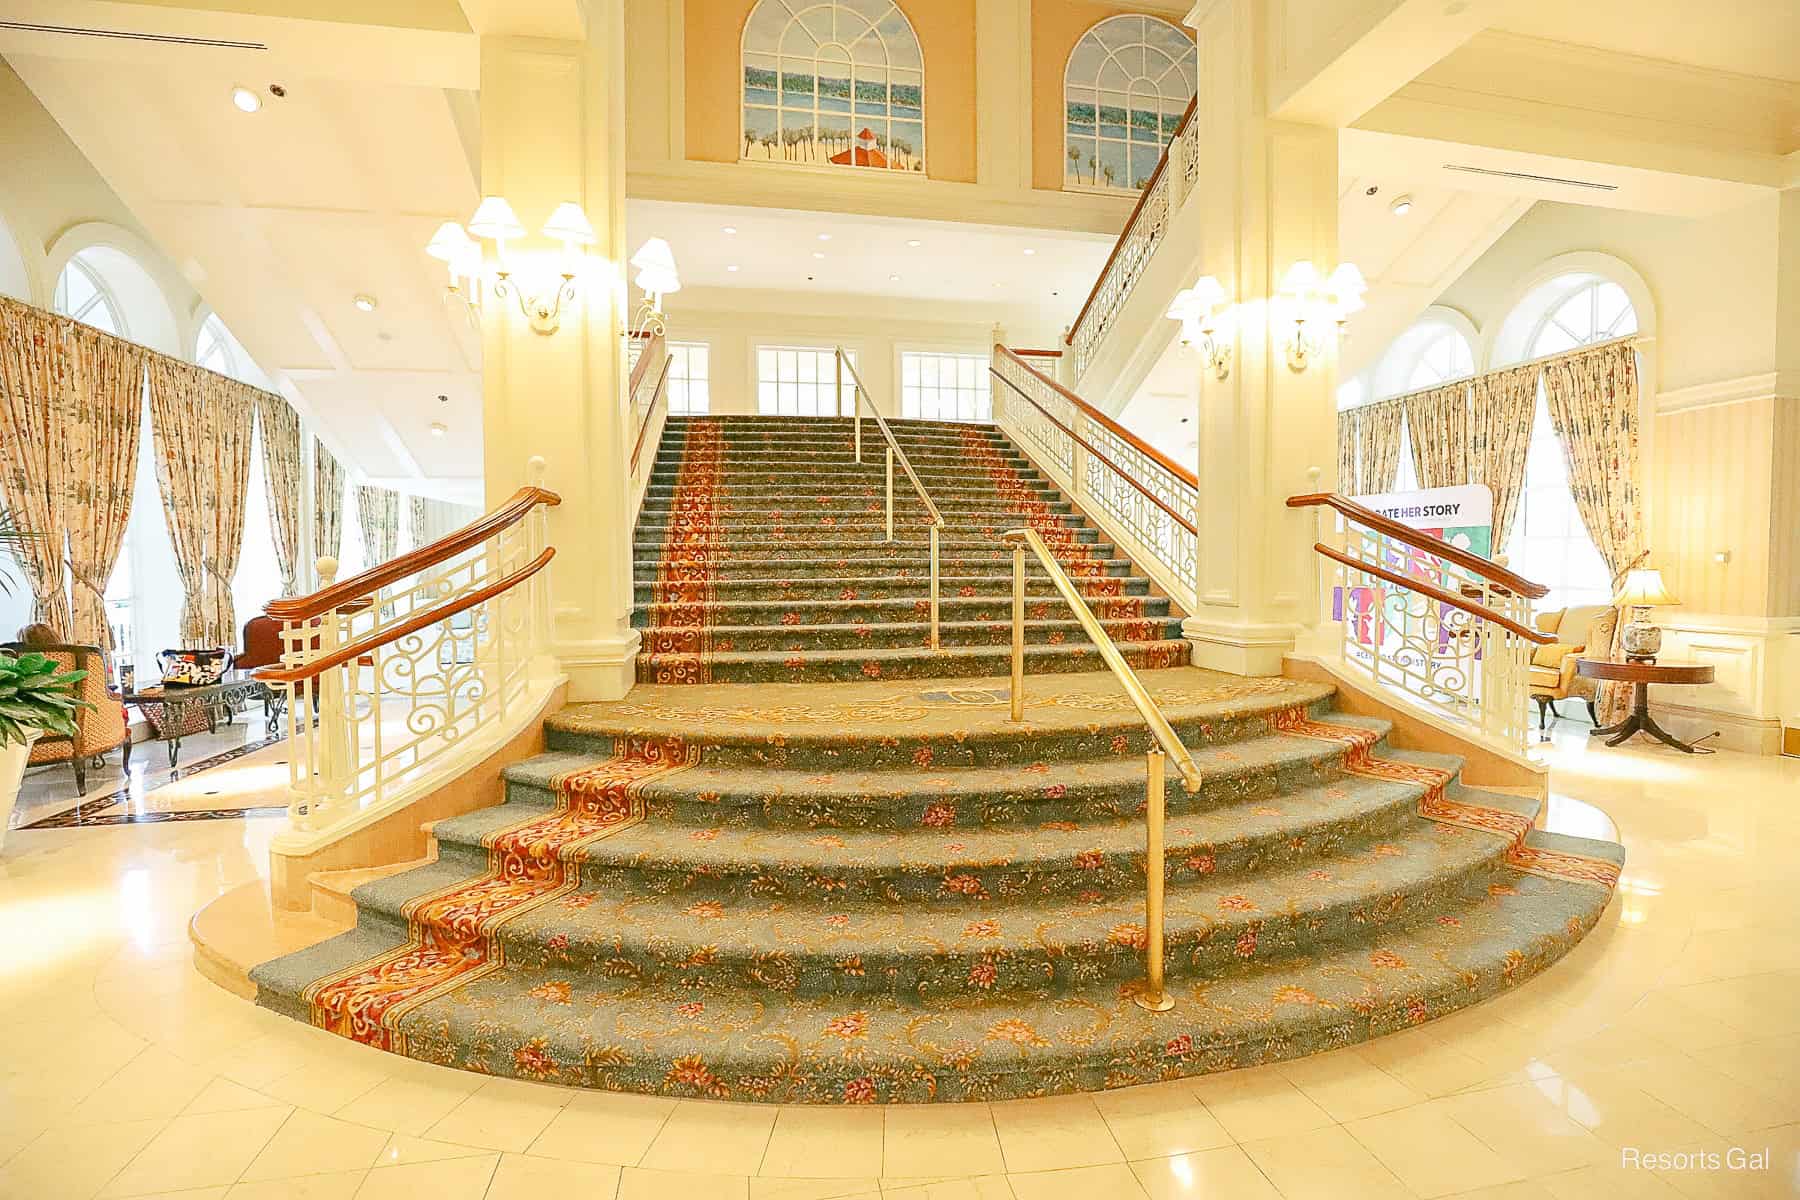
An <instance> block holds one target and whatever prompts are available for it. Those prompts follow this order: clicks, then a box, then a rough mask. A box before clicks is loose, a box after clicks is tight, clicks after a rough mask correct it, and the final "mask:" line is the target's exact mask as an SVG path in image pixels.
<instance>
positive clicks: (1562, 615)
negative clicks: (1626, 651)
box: [1529, 604, 1619, 730]
mask: <svg viewBox="0 0 1800 1200" xmlns="http://www.w3.org/2000/svg"><path fill="white" fill-rule="evenodd" d="M1618 619H1619V614H1618V610H1617V609H1614V608H1612V607H1610V606H1608V605H1604V604H1591V605H1580V606H1577V607H1574V608H1559V609H1554V610H1552V611H1550V612H1543V613H1539V614H1538V617H1537V627H1538V629H1540V630H1542V631H1543V632H1544V633H1551V634H1555V635H1556V641H1555V642H1554V643H1553V644H1551V645H1548V646H1539V647H1537V648H1536V649H1535V650H1533V651H1532V654H1531V676H1530V681H1529V686H1530V689H1531V698H1532V699H1533V700H1535V701H1537V706H1538V728H1539V729H1540V730H1542V729H1547V728H1548V727H1549V721H1550V714H1551V713H1552V712H1554V711H1555V707H1556V702H1557V701H1558V700H1567V699H1569V698H1570V697H1574V698H1576V699H1578V700H1583V701H1586V703H1587V710H1588V720H1590V721H1593V722H1594V723H1595V724H1596V725H1597V724H1599V720H1598V718H1597V717H1596V714H1595V712H1594V695H1595V690H1594V681H1593V680H1591V679H1584V678H1582V677H1580V676H1578V675H1576V674H1575V660H1576V659H1577V658H1580V657H1582V656H1583V655H1584V654H1588V653H1589V652H1590V650H1589V648H1590V647H1592V653H1594V654H1598V655H1601V656H1607V655H1610V654H1611V653H1612V635H1613V627H1614V626H1615V625H1616V624H1617V623H1618ZM1559 715H1560V714H1559Z"/></svg>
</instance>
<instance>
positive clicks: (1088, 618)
mask: <svg viewBox="0 0 1800 1200" xmlns="http://www.w3.org/2000/svg"><path fill="white" fill-rule="evenodd" d="M1000 536H1001V538H1002V539H1003V540H1004V541H1006V542H1008V543H1009V544H1010V545H1011V546H1012V552H1013V561H1012V568H1013V594H1012V601H1013V613H1012V719H1013V720H1015V721H1023V720H1024V719H1025V549H1026V547H1030V548H1031V551H1032V553H1034V554H1036V555H1037V557H1038V561H1039V562H1040V563H1042V564H1043V566H1044V570H1045V571H1047V572H1049V575H1050V581H1051V582H1052V583H1054V584H1055V585H1056V590H1057V591H1059V592H1061V593H1062V596H1063V599H1064V600H1067V601H1068V602H1069V608H1070V609H1071V610H1073V611H1074V613H1075V619H1076V621H1078V622H1080V624H1081V628H1082V630H1083V632H1085V633H1086V634H1087V635H1088V638H1089V639H1090V640H1091V641H1092V642H1093V643H1094V646H1095V648H1096V649H1098V650H1099V651H1100V657H1101V658H1103V659H1105V660H1106V665H1107V666H1109V667H1111V668H1112V672H1113V674H1114V675H1116V676H1118V677H1119V683H1120V685H1121V686H1123V687H1124V689H1125V694H1126V695H1127V696H1129V697H1130V698H1131V702H1132V704H1134V705H1136V706H1137V710H1138V715H1139V716H1141V717H1143V718H1144V723H1145V724H1146V725H1148V726H1149V727H1150V733H1151V735H1152V736H1153V737H1155V738H1156V741H1157V744H1158V745H1159V746H1160V747H1161V749H1152V750H1150V751H1149V752H1148V753H1147V754H1146V755H1145V770H1146V774H1145V796H1144V986H1143V987H1142V988H1141V989H1140V990H1139V991H1138V993H1137V994H1136V995H1135V996H1133V997H1132V999H1133V1000H1134V1001H1136V1002H1137V1004H1138V1006H1139V1007H1140V1008H1145V1009H1148V1010H1150V1011H1151V1012H1168V1011H1169V1010H1170V1009H1171V1008H1174V1007H1175V998H1174V997H1173V996H1171V995H1169V991H1168V989H1167V988H1166V987H1165V986H1164V985H1163V877H1164V875H1165V874H1166V873H1167V870H1168V868H1167V864H1166V861H1165V858H1164V853H1163V817H1164V808H1165V796H1164V787H1163V770H1164V765H1165V758H1173V759H1174V760H1175V769H1176V770H1177V771H1179V772H1180V773H1181V786H1182V789H1183V790H1184V791H1186V792H1187V793H1188V794H1189V795H1190V796H1191V795H1193V794H1194V793H1195V792H1197V791H1199V790H1200V783H1201V777H1200V768H1199V767H1197V766H1195V765H1194V756H1193V755H1192V754H1189V753H1188V748H1187V747H1186V746H1184V745H1182V744H1181V739H1180V738H1178V737H1176V736H1175V729H1174V727H1173V726H1171V725H1170V724H1169V718H1167V717H1165V716H1163V711H1162V709H1161V708H1159V707H1157V704H1156V701H1155V700H1154V699H1153V698H1152V697H1151V695H1150V691H1149V689H1147V688H1146V687H1145V686H1144V683H1143V680H1141V679H1139V678H1138V677H1137V672H1136V671H1134V670H1132V669H1131V664H1130V663H1128V662H1126V661H1125V656H1124V655H1123V654H1120V653H1119V648H1118V647H1117V646H1115V645H1113V640H1112V638H1111V637H1109V636H1107V633H1106V629H1105V627H1104V626H1102V625H1101V624H1100V621H1099V618H1097V617H1095V616H1094V610H1093V609H1091V608H1089V607H1088V604H1087V601H1086V600H1084V599H1082V597H1081V592H1080V591H1079V590H1078V589H1077V588H1076V587H1075V582H1074V581H1073V580H1072V579H1070V578H1069V573H1068V572H1067V571H1064V570H1063V569H1062V564H1061V563H1059V562H1057V561H1056V557H1055V556H1054V555H1053V554H1051V553H1050V547H1049V546H1047V545H1045V544H1044V539H1043V538H1042V537H1040V536H1038V532H1037V530H1035V529H1029V528H1027V529H1009V530H1007V531H1006V532H1005V533H1003V534H1001V535H1000Z"/></svg>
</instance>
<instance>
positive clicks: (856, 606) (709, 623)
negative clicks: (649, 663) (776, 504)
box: [631, 572, 1169, 630]
mask: <svg viewBox="0 0 1800 1200" xmlns="http://www.w3.org/2000/svg"><path fill="white" fill-rule="evenodd" d="M912 578H915V579H918V578H920V575H919V574H918V573H917V572H915V573H914V574H913V576H912ZM925 591H926V587H925V585H924V584H923V583H921V585H920V586H919V588H918V589H917V592H916V594H915V596H912V597H908V596H897V597H896V596H889V597H871V598H867V599H858V600H840V599H838V598H836V597H832V598H830V599H824V600H808V599H800V598H790V599H785V600H707V601H700V602H697V603H690V604H684V605H683V606H682V608H683V610H684V612H686V613H687V614H688V616H689V617H690V619H695V620H701V621H704V622H705V627H706V628H707V629H708V630H712V629H716V628H718V627H721V626H726V625H755V626H771V625H774V626H787V625H827V624H833V623H835V624H839V625H852V626H854V625H855V624H857V623H858V622H867V623H870V624H873V623H876V622H881V621H919V620H924V619H929V617H930V613H931V602H930V600H929V599H927V598H926V596H925ZM1088 606H1089V607H1090V608H1091V609H1093V612H1094V615H1095V616H1096V617H1098V618H1100V619H1101V620H1102V621H1130V620H1144V619H1159V618H1163V617H1167V616H1168V615H1169V601H1168V598H1167V597H1164V596H1107V597H1096V598H1092V599H1090V600H1089V601H1088ZM1067 612H1068V607H1067V606H1066V605H1065V604H1064V602H1063V600H1062V598H1061V597H1060V596H1032V597H1029V598H1028V600H1027V603H1026V606H1025V615H1026V617H1027V619H1028V620H1033V621H1043V620H1050V619H1053V618H1054V617H1056V616H1057V615H1058V614H1066V613H1067ZM654 615H655V614H654V613H653V612H652V610H651V608H650V607H648V606H645V607H639V608H638V609H636V610H635V611H634V612H633V613H632V615H631V623H632V624H633V625H634V626H636V627H637V628H640V629H647V628H650V627H651V625H652V618H653V616H654ZM938 619H939V620H940V621H976V622H984V621H1011V620H1012V596H1011V593H1010V592H1008V593H1007V594H1006V595H1005V596H1000V595H992V596H987V597H982V596H944V597H943V598H942V599H940V600H939V602H938Z"/></svg>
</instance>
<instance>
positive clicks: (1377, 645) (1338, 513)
mask: <svg viewBox="0 0 1800 1200" xmlns="http://www.w3.org/2000/svg"><path fill="white" fill-rule="evenodd" d="M1287 504H1288V507H1289V508H1310V509H1312V510H1313V511H1314V522H1315V536H1316V538H1317V540H1316V541H1315V542H1314V544H1313V549H1314V551H1316V552H1317V557H1315V558H1314V560H1313V562H1314V564H1315V567H1317V568H1319V569H1318V572H1317V573H1318V584H1319V590H1320V595H1319V612H1320V614H1321V619H1322V620H1323V621H1324V622H1325V623H1327V624H1328V625H1332V626H1335V627H1336V629H1335V634H1334V635H1333V634H1331V633H1329V632H1328V638H1327V640H1328V641H1335V646H1333V647H1331V653H1332V657H1334V658H1335V659H1338V660H1340V661H1341V663H1342V665H1343V667H1344V668H1345V669H1346V670H1349V671H1350V672H1352V673H1353V674H1357V675H1361V676H1362V677H1364V678H1366V679H1368V680H1369V682H1371V683H1374V684H1377V685H1380V686H1381V687H1384V688H1389V689H1392V690H1394V691H1397V692H1400V693H1401V694H1403V695H1404V696H1405V697H1406V698H1407V699H1408V700H1410V701H1411V702H1413V703H1414V704H1417V705H1419V706H1422V707H1423V708H1425V709H1426V710H1428V711H1430V712H1433V713H1436V714H1437V715H1439V716H1441V717H1445V718H1448V719H1449V720H1451V721H1453V722H1455V723H1456V724H1458V725H1461V726H1464V727H1467V728H1472V729H1473V730H1474V731H1476V732H1477V733H1480V734H1482V735H1484V736H1485V737H1488V738H1492V739H1494V740H1496V741H1497V742H1500V743H1502V744H1503V745H1504V746H1505V747H1506V748H1508V749H1511V750H1515V751H1517V750H1522V749H1524V748H1525V747H1527V746H1528V745H1529V744H1530V738H1531V736H1532V733H1531V720H1530V714H1529V712H1528V709H1529V708H1530V704H1529V690H1530V688H1529V684H1530V672H1531V650H1532V647H1533V646H1541V645H1548V644H1550V643H1551V642H1553V641H1555V640H1556V639H1555V638H1553V637H1552V636H1551V635H1549V634H1546V633H1541V632H1539V631H1538V630H1537V629H1536V628H1534V627H1533V626H1532V623H1531V601H1533V600H1538V599H1542V598H1543V597H1544V596H1545V595H1546V594H1547V593H1548V592H1549V589H1548V588H1546V587H1544V586H1543V585H1542V584H1537V583H1533V582H1531V581H1530V580H1529V579H1525V578H1523V577H1522V576H1520V575H1518V574H1516V573H1514V572H1512V571H1510V570H1508V569H1506V568H1505V567H1504V566H1502V565H1500V564H1499V563H1496V562H1493V561H1491V560H1489V559H1486V558H1483V557H1481V556H1480V555H1479V554H1475V553H1473V552H1472V551H1469V550H1465V549H1463V548H1461V547H1459V546H1456V545H1454V544H1452V543H1449V542H1444V541H1440V540H1438V539H1436V538H1433V537H1431V536H1429V535H1427V534H1424V533H1420V532H1419V531H1418V530H1415V529H1409V528H1408V527H1406V526H1405V525H1402V524H1400V523H1399V522H1398V521H1395V520H1393V519H1391V518H1389V517H1385V516H1383V515H1382V514H1380V513H1378V512H1376V511H1375V510H1374V509H1371V508H1368V507H1365V506H1364V505H1361V504H1358V503H1356V502H1355V501H1354V500H1350V499H1347V498H1345V497H1343V496H1340V495H1337V494H1335V493H1330V492H1318V493H1311V494H1307V495H1301V496H1290V497H1289V498H1288V501H1287ZM1326 564H1329V565H1326Z"/></svg>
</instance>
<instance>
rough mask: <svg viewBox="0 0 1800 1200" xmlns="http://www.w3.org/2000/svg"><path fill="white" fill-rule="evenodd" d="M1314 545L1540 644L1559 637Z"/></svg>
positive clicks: (1320, 544)
mask: <svg viewBox="0 0 1800 1200" xmlns="http://www.w3.org/2000/svg"><path fill="white" fill-rule="evenodd" d="M1313 549H1314V550H1317V551H1318V552H1319V553H1320V554H1323V555H1324V556H1325V557H1326V558H1329V559H1332V560H1334V561H1336V562H1341V563H1343V564H1344V565H1345V566H1346V567H1349V568H1351V569H1352V570H1356V571H1361V572H1362V573H1363V574H1365V575H1373V576H1375V577H1376V578H1378V579H1385V580H1387V581H1388V582H1389V583H1392V584H1395V585H1397V586H1399V587H1403V588H1405V589H1407V590H1408V591H1412V592H1418V593H1419V594H1420V595H1422V596H1430V597H1431V598H1432V599H1433V600H1436V601H1438V602H1440V603H1443V604H1448V605H1449V606H1450V607H1451V608H1460V609H1462V611H1464V612H1466V613H1468V614H1469V615H1470V616H1471V617H1479V618H1481V619H1482V620H1483V621H1492V622H1493V623H1494V624H1496V625H1498V626H1500V627H1501V628H1502V629H1505V630H1507V631H1509V632H1511V633H1516V634H1518V635H1519V636H1520V637H1522V638H1524V639H1525V640H1526V641H1528V642H1536V643H1537V644H1538V645H1540V646H1548V645H1550V644H1551V643H1553V642H1555V641H1556V637H1555V635H1554V634H1549V633H1540V632H1538V631H1537V630H1535V629H1528V628H1526V627H1525V626H1523V625H1521V624H1519V623H1518V622H1517V621H1515V620H1513V619H1512V618H1511V617H1508V616H1503V615H1501V614H1500V613H1497V612H1495V611H1494V610H1493V609H1491V608H1489V607H1488V606H1487V605H1485V604H1477V603H1475V602H1474V601H1472V600H1465V599H1463V598H1462V597H1461V596H1458V595H1457V594H1456V593H1455V592H1451V591H1446V590H1445V589H1443V588H1441V587H1438V586H1437V585H1436V584H1434V583H1427V582H1425V581H1424V580H1423V579H1408V578H1407V577H1406V576H1404V575H1402V574H1400V572H1398V571H1390V570H1389V569H1388V568H1386V567H1384V566H1382V565H1380V564H1379V563H1372V562H1369V561H1368V560H1367V559H1361V558H1354V557H1352V556H1350V555H1348V554H1345V553H1343V552H1342V551H1340V550H1333V549H1332V548H1331V547H1330V546H1327V545H1326V544H1325V543H1324V542H1314V543H1313Z"/></svg>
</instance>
